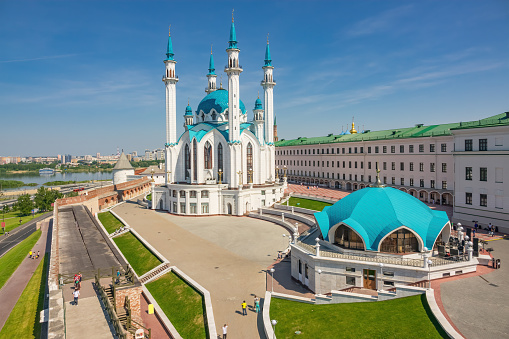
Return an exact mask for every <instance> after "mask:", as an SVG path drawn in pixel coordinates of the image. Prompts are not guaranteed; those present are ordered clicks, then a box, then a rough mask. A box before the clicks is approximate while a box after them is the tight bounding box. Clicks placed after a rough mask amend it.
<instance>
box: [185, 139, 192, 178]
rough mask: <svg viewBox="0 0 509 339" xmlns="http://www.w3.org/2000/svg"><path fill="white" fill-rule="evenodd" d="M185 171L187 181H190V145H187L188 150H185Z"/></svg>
mask: <svg viewBox="0 0 509 339" xmlns="http://www.w3.org/2000/svg"><path fill="white" fill-rule="evenodd" d="M184 153H185V161H184V162H185V164H184V166H185V169H184V172H185V178H186V179H189V174H190V173H189V171H190V170H191V154H190V152H189V145H186V148H185V151H184Z"/></svg>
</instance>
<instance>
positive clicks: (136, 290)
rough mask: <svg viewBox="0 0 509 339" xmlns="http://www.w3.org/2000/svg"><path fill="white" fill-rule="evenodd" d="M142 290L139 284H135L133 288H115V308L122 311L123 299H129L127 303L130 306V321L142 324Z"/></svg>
mask: <svg viewBox="0 0 509 339" xmlns="http://www.w3.org/2000/svg"><path fill="white" fill-rule="evenodd" d="M142 292H143V289H142V287H141V284H137V285H134V286H127V287H117V288H115V303H116V305H115V307H116V308H117V309H122V308H124V307H125V297H126V296H127V297H129V302H130V304H131V316H132V319H133V320H135V321H137V322H139V323H140V324H142V323H143V322H142V320H141V300H140V298H141V293H142Z"/></svg>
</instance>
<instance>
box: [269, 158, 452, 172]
mask: <svg viewBox="0 0 509 339" xmlns="http://www.w3.org/2000/svg"><path fill="white" fill-rule="evenodd" d="M299 161H300V165H299ZM334 163H336V167H337V168H347V166H346V161H336V162H334V161H325V160H324V161H322V166H320V161H311V160H309V166H311V167H329V165H331V166H330V167H334ZM277 164H278V165H289V166H292V165H293V166H308V161H307V160H278V161H277ZM352 164H353V168H358V164H360V168H364V162H363V161H359V162H357V161H353V162H352V161H348V168H352ZM341 165H343V166H341ZM382 168H383V170H384V171H386V170H387V162H385V161H384V162H383V163H382ZM368 169H371V161H369V162H368ZM391 169H392V170H393V171H395V170H396V162H394V161H393V162H392V163H391ZM399 169H400V170H401V171H404V170H405V163H404V162H400V163H399ZM409 170H410V171H413V170H414V163H413V162H411V163H409ZM419 171H420V172H424V163H423V162H420V163H419ZM429 171H430V172H435V171H436V166H435V163H434V162H432V163H430V164H429ZM442 173H447V163H445V162H443V163H442Z"/></svg>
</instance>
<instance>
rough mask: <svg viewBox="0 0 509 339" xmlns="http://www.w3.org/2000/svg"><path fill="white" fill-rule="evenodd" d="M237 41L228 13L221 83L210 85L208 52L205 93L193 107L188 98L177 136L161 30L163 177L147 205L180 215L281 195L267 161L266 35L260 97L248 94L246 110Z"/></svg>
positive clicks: (246, 208) (263, 202)
mask: <svg viewBox="0 0 509 339" xmlns="http://www.w3.org/2000/svg"><path fill="white" fill-rule="evenodd" d="M238 45H239V43H238V41H237V34H236V31H235V24H234V20H233V16H232V23H231V27H230V39H229V41H228V48H227V49H226V53H227V66H225V69H224V72H225V73H226V74H227V76H228V88H227V89H226V88H223V87H222V83H221V84H220V86H219V88H217V85H216V79H217V74H216V69H215V66H214V57H213V55H212V51H211V54H210V61H209V68H208V73H207V75H206V77H207V79H208V81H207V83H208V84H207V87H206V89H205V92H206V93H207V95H206V96H205V97H204V98H203V99H202V100H201V101H200V103H199V104H198V107H197V108H196V110H195V111H194V112H193V109H192V108H191V106H190V105H189V103H188V106H187V107H186V111H185V114H184V132H183V133H182V134H181V135H180V136H178V135H177V125H176V115H177V112H176V100H177V83H178V81H179V78H178V76H177V75H176V64H177V61H176V59H175V54H174V53H173V45H172V42H171V34H170V35H169V37H168V47H167V52H166V58H165V59H164V64H165V74H164V76H163V79H162V80H163V82H164V84H165V89H166V143H165V161H166V183H165V184H164V185H162V186H159V187H155V186H153V189H152V191H153V194H152V208H153V209H161V210H166V211H168V212H171V213H174V214H186V215H214V214H231V215H242V214H244V213H247V212H250V211H253V210H256V209H258V208H259V207H263V206H269V205H272V204H273V203H274V202H276V201H279V200H280V199H281V198H282V197H283V192H284V189H285V187H286V177H284V178H281V180H280V179H279V178H278V175H277V173H276V167H275V146H274V141H275V138H276V141H277V135H275V134H276V133H275V132H276V128H275V113H274V105H273V89H274V86H275V85H276V82H275V81H274V79H273V71H274V66H273V65H272V59H271V56H270V49H269V41H268V39H267V45H266V48H265V60H264V64H263V66H262V67H261V68H262V72H260V76H261V77H262V81H261V83H260V85H261V86H262V88H263V98H262V99H260V98H258V99H256V100H254V107H253V109H252V115H251V113H248V110H247V109H246V106H245V104H244V102H242V100H241V99H240V74H241V73H242V71H243V69H242V66H241V65H240V49H239V46H238ZM248 115H250V116H249V117H248Z"/></svg>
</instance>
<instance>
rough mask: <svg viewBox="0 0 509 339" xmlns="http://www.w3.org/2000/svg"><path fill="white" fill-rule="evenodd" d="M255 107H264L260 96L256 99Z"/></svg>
mask: <svg viewBox="0 0 509 339" xmlns="http://www.w3.org/2000/svg"><path fill="white" fill-rule="evenodd" d="M254 109H263V107H262V101H261V100H260V98H258V99H256V101H255V107H254Z"/></svg>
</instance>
